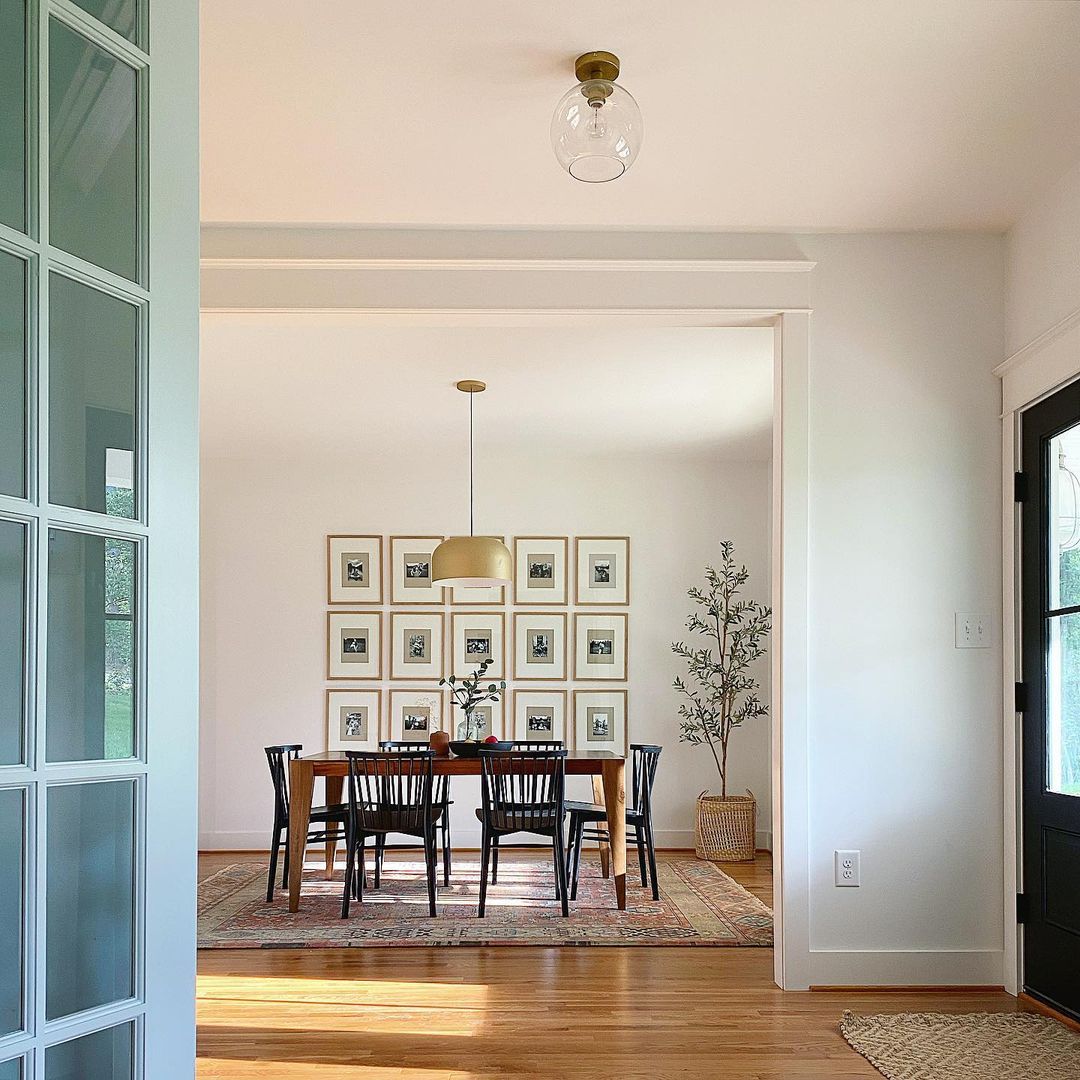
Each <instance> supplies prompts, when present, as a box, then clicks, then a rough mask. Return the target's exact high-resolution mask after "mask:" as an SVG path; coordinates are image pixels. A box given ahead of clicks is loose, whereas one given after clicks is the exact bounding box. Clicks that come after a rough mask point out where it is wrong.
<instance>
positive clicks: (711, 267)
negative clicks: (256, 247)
mask: <svg viewBox="0 0 1080 1080" xmlns="http://www.w3.org/2000/svg"><path fill="white" fill-rule="evenodd" d="M200 265H201V267H202V268H203V269H204V270H301V271H304V270H320V271H321V270H362V271H405V272H413V271H424V270H440V271H447V270H452V271H460V270H464V271H469V270H472V271H482V272H488V273H490V272H492V271H498V272H503V271H514V270H527V271H533V272H535V271H538V270H540V271H543V270H547V271H554V272H557V273H564V272H566V271H584V272H586V273H610V272H612V271H618V272H624V273H637V274H641V273H648V274H653V273H656V272H657V271H660V272H667V273H681V274H700V273H747V272H752V273H759V274H760V273H784V274H791V273H809V272H810V271H811V270H813V269H814V267H815V266H816V265H817V263H816V262H813V261H810V260H807V259H394V258H371V259H356V258H341V259H335V258H299V259H298V258H269V257H252V258H244V257H239V258H216V257H207V258H204V259H202V260H200Z"/></svg>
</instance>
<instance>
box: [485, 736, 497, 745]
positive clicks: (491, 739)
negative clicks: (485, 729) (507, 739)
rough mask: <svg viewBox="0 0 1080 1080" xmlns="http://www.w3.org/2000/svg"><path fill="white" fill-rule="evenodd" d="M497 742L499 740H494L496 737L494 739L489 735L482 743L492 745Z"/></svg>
mask: <svg viewBox="0 0 1080 1080" xmlns="http://www.w3.org/2000/svg"><path fill="white" fill-rule="evenodd" d="M498 741H499V740H498V739H497V738H496V737H495V736H494V735H489V736H488V737H487V738H486V739H485V740H484V742H486V743H493V742H498Z"/></svg>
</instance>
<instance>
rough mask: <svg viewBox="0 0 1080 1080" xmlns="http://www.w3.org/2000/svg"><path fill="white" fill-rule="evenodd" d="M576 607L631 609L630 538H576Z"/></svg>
mask: <svg viewBox="0 0 1080 1080" xmlns="http://www.w3.org/2000/svg"><path fill="white" fill-rule="evenodd" d="M574 604H575V605H576V606H577V607H629V605H630V537H629V536H577V537H575V538H574Z"/></svg>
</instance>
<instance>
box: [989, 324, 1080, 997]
mask: <svg viewBox="0 0 1080 1080" xmlns="http://www.w3.org/2000/svg"><path fill="white" fill-rule="evenodd" d="M994 374H995V375H996V376H997V377H998V378H999V379H1000V380H1001V398H1002V407H1001V557H1002V563H1001V585H1002V594H1001V599H1002V605H1001V613H1002V616H1001V617H1002V627H1001V641H1002V665H1001V666H1002V672H1001V703H1002V704H1001V716H1002V729H1001V730H1002V823H1003V835H1004V851H1003V862H1002V865H1003V873H1002V901H1003V903H1002V908H1003V912H1004V924H1003V927H1002V937H1003V941H1004V944H1005V970H1004V978H1005V989H1006V990H1008V992H1009V993H1010V994H1018V993H1019V992H1020V991H1021V989H1022V988H1023V985H1024V942H1023V928H1022V927H1021V926H1020V925H1019V924H1018V923H1017V921H1016V897H1017V893H1019V892H1020V890H1021V887H1022V885H1023V779H1022V773H1021V750H1022V740H1021V733H1020V714H1019V713H1018V712H1017V711H1016V690H1015V687H1016V682H1017V676H1018V673H1019V672H1020V671H1021V670H1022V667H1021V663H1020V658H1021V654H1020V633H1021V626H1020V611H1021V605H1020V589H1021V574H1020V557H1021V550H1020V527H1021V521H1020V505H1019V503H1017V502H1016V500H1015V491H1014V487H1013V484H1014V480H1013V477H1014V476H1015V474H1016V472H1018V471H1019V469H1020V467H1021V460H1020V455H1021V449H1022V448H1021V445H1020V422H1021V418H1022V416H1023V414H1024V412H1026V411H1027V410H1028V409H1030V408H1031V407H1032V406H1033V405H1037V404H1039V402H1041V401H1043V400H1044V399H1046V398H1048V397H1049V396H1050V395H1051V394H1054V393H1056V392H1057V391H1058V390H1061V389H1062V388H1064V387H1065V386H1068V385H1069V384H1070V383H1073V382H1076V381H1077V380H1078V379H1080V308H1077V309H1076V310H1075V311H1073V312H1072V313H1071V314H1069V315H1067V316H1066V317H1065V318H1064V319H1061V320H1060V321H1059V322H1057V323H1055V324H1054V326H1052V327H1051V328H1050V329H1049V330H1047V331H1046V332H1045V333H1043V334H1040V335H1039V336H1038V337H1037V338H1035V339H1034V340H1033V341H1031V342H1029V343H1028V344H1027V345H1025V346H1024V347H1023V348H1021V349H1018V350H1017V351H1016V352H1014V353H1013V354H1012V355H1011V356H1009V357H1008V358H1007V359H1006V360H1005V361H1004V362H1002V363H1001V364H999V365H998V366H997V367H996V368H994Z"/></svg>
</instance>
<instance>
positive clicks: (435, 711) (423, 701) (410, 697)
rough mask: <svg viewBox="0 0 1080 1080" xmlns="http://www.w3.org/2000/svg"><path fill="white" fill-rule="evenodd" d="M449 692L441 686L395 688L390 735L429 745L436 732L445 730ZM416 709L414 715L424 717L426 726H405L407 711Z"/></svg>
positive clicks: (388, 723)
mask: <svg viewBox="0 0 1080 1080" xmlns="http://www.w3.org/2000/svg"><path fill="white" fill-rule="evenodd" d="M446 701H447V698H446V692H445V691H444V690H442V689H438V688H435V689H420V688H416V687H410V688H409V689H392V690H391V691H390V708H389V710H388V716H387V725H386V731H387V738H388V739H393V740H395V741H399V742H415V743H416V745H417V746H427V745H428V744H429V743H430V741H431V733H432V732H433V731H444V730H446V727H445V725H446V722H447V718H448V713H447V711H446ZM409 708H412V709H414V710H415V711H414V715H415V716H416V717H417V718H418V719H419V718H422V719H423V720H424V722H425V724H426V726H425V727H423V728H419V727H411V726H406V725H407V724H408V721H407V720H406V712H405V710H407V709H409Z"/></svg>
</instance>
